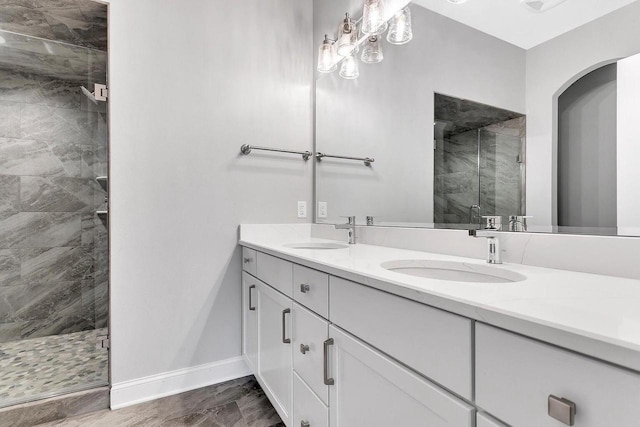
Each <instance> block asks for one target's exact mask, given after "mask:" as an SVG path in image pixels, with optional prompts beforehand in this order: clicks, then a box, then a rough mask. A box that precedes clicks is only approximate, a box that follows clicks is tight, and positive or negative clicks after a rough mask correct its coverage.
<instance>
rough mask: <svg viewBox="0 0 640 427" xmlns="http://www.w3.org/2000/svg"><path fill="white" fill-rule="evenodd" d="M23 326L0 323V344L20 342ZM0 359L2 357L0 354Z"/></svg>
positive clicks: (14, 323)
mask: <svg viewBox="0 0 640 427" xmlns="http://www.w3.org/2000/svg"><path fill="white" fill-rule="evenodd" d="M24 324H25V322H9V323H0V343H3V342H10V341H18V340H20V338H22V328H23V327H24ZM0 357H2V354H1V353H0ZM0 419H1V418H0ZM0 425H2V424H0Z"/></svg>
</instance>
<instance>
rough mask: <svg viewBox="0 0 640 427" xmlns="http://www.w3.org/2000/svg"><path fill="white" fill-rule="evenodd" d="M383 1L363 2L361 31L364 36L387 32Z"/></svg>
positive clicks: (371, 0)
mask: <svg viewBox="0 0 640 427" xmlns="http://www.w3.org/2000/svg"><path fill="white" fill-rule="evenodd" d="M384 17H385V7H384V0H364V7H363V12H362V24H361V29H362V32H363V33H364V34H370V35H378V34H382V33H384V32H385V31H386V30H387V27H388V26H387V20H386V19H385V18H384Z"/></svg>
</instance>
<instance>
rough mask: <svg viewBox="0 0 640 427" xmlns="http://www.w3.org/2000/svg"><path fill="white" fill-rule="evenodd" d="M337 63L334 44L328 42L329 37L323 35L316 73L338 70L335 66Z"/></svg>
mask: <svg viewBox="0 0 640 427" xmlns="http://www.w3.org/2000/svg"><path fill="white" fill-rule="evenodd" d="M337 62H338V61H337V59H336V51H335V49H334V42H333V41H331V40H329V37H328V36H326V35H325V36H324V41H323V42H322V45H321V46H320V49H319V51H318V72H320V73H332V72H334V71H335V70H337V69H338V66H337V65H336V63H337Z"/></svg>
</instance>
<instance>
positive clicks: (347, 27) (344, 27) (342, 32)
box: [336, 13, 358, 56]
mask: <svg viewBox="0 0 640 427" xmlns="http://www.w3.org/2000/svg"><path fill="white" fill-rule="evenodd" d="M357 44H358V26H357V25H356V23H355V22H353V21H352V20H351V18H350V17H349V14H348V13H347V14H346V15H345V18H344V21H343V22H342V24H340V27H339V28H338V41H337V42H336V52H337V53H338V55H340V56H349V55H350V54H351V52H352V51H353V50H354V49H355V48H356V47H357Z"/></svg>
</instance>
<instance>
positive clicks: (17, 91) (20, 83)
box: [0, 69, 37, 102]
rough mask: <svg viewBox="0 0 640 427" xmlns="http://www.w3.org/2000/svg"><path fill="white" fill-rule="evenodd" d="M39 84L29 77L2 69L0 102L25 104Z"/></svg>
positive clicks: (0, 72)
mask: <svg viewBox="0 0 640 427" xmlns="http://www.w3.org/2000/svg"><path fill="white" fill-rule="evenodd" d="M36 86H37V82H36V81H35V80H33V79H32V78H31V77H29V75H27V74H24V73H18V72H15V71H10V70H5V69H0V100H3V101H13V102H25V101H26V99H27V97H28V94H29V93H30V92H31V91H32V90H34V89H35V88H36Z"/></svg>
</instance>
